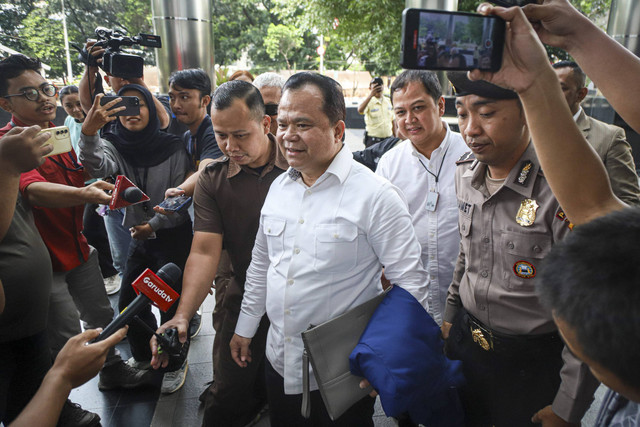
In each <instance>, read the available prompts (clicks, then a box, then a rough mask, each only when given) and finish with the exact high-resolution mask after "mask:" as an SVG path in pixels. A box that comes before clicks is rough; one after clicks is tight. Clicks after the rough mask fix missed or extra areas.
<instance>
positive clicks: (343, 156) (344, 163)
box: [288, 143, 353, 185]
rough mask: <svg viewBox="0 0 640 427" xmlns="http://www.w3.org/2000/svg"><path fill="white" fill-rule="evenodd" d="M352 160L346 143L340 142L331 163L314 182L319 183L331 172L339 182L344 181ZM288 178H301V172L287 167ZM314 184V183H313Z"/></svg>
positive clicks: (294, 179) (295, 179)
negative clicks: (338, 149)
mask: <svg viewBox="0 0 640 427" xmlns="http://www.w3.org/2000/svg"><path fill="white" fill-rule="evenodd" d="M352 160H353V154H352V153H351V151H349V148H348V147H347V144H344V143H343V144H342V148H341V149H340V151H338V154H336V156H335V157H334V158H333V160H332V161H331V164H330V165H329V167H328V168H327V170H326V171H325V172H324V173H323V174H322V175H320V177H319V178H318V179H317V180H316V182H315V184H317V183H320V182H322V181H324V180H325V179H326V177H327V176H328V175H329V174H331V175H334V176H335V177H336V178H338V181H340V184H342V183H344V181H345V180H346V179H347V176H349V172H350V171H351V166H352ZM288 175H289V178H290V179H291V180H293V181H297V180H298V179H300V178H302V173H301V172H300V171H298V170H296V169H294V168H289V171H288ZM315 184H314V185H315Z"/></svg>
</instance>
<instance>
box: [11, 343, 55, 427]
mask: <svg viewBox="0 0 640 427" xmlns="http://www.w3.org/2000/svg"><path fill="white" fill-rule="evenodd" d="M0 348H1V349H2V350H0V422H4V425H9V423H11V421H13V420H14V419H15V418H16V417H17V416H18V415H19V414H20V412H21V411H22V410H23V409H24V407H25V406H27V404H28V403H29V401H30V400H31V398H32V397H33V396H34V395H35V394H36V391H38V388H39V387H40V384H41V383H42V380H43V379H44V376H45V375H46V374H47V371H48V370H49V368H50V367H51V353H50V352H49V344H48V343H47V334H46V332H45V331H42V332H40V333H38V334H36V335H32V336H30V337H26V338H21V339H19V340H15V341H7V342H2V343H0Z"/></svg>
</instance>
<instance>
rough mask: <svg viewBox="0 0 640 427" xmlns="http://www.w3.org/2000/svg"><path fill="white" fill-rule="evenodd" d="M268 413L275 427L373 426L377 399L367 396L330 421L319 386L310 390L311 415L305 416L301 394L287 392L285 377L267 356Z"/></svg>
mask: <svg viewBox="0 0 640 427" xmlns="http://www.w3.org/2000/svg"><path fill="white" fill-rule="evenodd" d="M265 370H266V381H267V397H268V400H269V417H270V419H271V425H272V426H273V427H298V426H303V427H307V426H308V427H324V426H343V427H355V426H358V427H366V426H371V427H373V418H372V417H373V405H374V403H375V401H376V400H375V399H374V398H373V397H370V396H365V397H364V398H362V399H361V400H360V401H358V402H357V403H356V404H355V405H353V406H352V407H351V408H349V409H348V410H347V412H345V413H344V414H342V416H340V418H338V419H337V420H335V421H331V418H329V413H328V412H327V410H326V408H325V406H324V402H323V401H322V396H320V392H319V391H318V390H316V391H312V392H311V416H310V417H309V419H305V418H304V417H303V416H302V414H301V412H300V409H301V407H302V394H284V378H282V377H281V376H280V374H278V373H277V372H276V371H275V369H273V366H271V364H270V363H269V361H268V360H266V359H265Z"/></svg>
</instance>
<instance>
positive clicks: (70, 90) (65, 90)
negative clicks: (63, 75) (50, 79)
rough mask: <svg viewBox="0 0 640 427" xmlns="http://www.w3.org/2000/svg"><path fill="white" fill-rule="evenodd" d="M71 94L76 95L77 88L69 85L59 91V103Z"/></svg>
mask: <svg viewBox="0 0 640 427" xmlns="http://www.w3.org/2000/svg"><path fill="white" fill-rule="evenodd" d="M72 93H78V86H74V85H69V86H65V87H63V88H62V89H60V92H58V94H59V95H60V102H62V100H63V99H64V97H65V96H67V95H71V94H72Z"/></svg>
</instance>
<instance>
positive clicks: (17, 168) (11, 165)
mask: <svg viewBox="0 0 640 427" xmlns="http://www.w3.org/2000/svg"><path fill="white" fill-rule="evenodd" d="M38 132H40V126H37V125H36V126H30V127H27V128H23V127H18V126H16V127H14V128H13V129H11V130H10V131H9V132H7V133H6V134H5V135H4V136H3V137H2V138H0V166H1V167H2V168H3V169H4V170H8V171H10V172H12V173H13V174H15V175H20V174H21V173H24V172H28V171H30V170H31V169H35V168H37V167H38V166H40V165H41V164H42V163H43V162H44V160H45V158H44V156H45V155H47V154H49V153H50V152H51V151H53V145H51V144H47V145H43V144H44V143H45V142H46V141H47V140H48V139H49V138H50V137H51V133H50V132H43V133H42V134H40V135H38Z"/></svg>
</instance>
